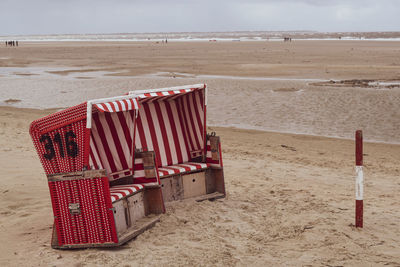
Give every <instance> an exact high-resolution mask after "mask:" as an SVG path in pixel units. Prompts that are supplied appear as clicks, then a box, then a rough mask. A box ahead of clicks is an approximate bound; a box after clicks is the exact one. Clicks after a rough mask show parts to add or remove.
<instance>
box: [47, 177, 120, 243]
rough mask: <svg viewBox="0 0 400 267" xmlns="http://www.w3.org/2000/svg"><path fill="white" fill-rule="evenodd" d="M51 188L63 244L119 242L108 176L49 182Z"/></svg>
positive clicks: (59, 240) (59, 233) (60, 241)
mask: <svg viewBox="0 0 400 267" xmlns="http://www.w3.org/2000/svg"><path fill="white" fill-rule="evenodd" d="M49 188H50V194H51V200H52V204H53V212H54V217H55V225H56V229H57V236H58V242H59V245H60V246H63V245H74V244H99V243H100V244H102V243H118V238H117V234H116V230H115V222H114V215H113V211H112V203H111V198H110V190H109V185H108V179H107V177H102V178H90V179H80V180H69V181H56V182H49ZM71 207H75V210H73V209H72V210H71ZM74 213H75V214H74Z"/></svg>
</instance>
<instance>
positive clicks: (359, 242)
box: [0, 41, 400, 266]
mask: <svg viewBox="0 0 400 267" xmlns="http://www.w3.org/2000/svg"><path fill="white" fill-rule="evenodd" d="M139 46H142V47H143V49H142V50H141V48H140V49H139V48H138V47H139ZM397 47H398V44H397V43H394V42H393V43H392V42H390V43H383V42H362V43H361V42H360V43H358V42H352V41H351V42H350V41H349V42H348V41H346V42H330V41H325V42H319V41H316V42H313V41H304V42H292V43H291V44H288V45H287V44H284V43H280V44H275V43H271V44H270V43H267V44H263V43H255V44H254V43H240V44H238V43H232V44H231V43H224V44H220V43H213V44H209V43H203V44H199V43H186V44H182V43H179V44H173V43H171V44H168V46H161V44H159V45H156V44H136V43H135V44H120V43H112V44H109V43H56V44H31V45H27V46H26V47H23V46H22V47H19V48H21V49H19V48H18V49H14V50H11V49H9V50H6V48H0V58H1V60H0V66H3V67H5V66H8V67H26V68H27V69H28V68H29V67H40V68H43V69H48V70H50V71H51V70H54V68H60V69H57V70H56V71H60V70H61V71H62V68H64V69H68V70H71V69H75V70H82V69H83V70H93V69H96V70H98V69H101V70H102V71H112V72H114V73H113V76H112V77H108V76H107V75H105V74H104V73H102V74H101V75H98V76H96V75H94V76H95V77H92V78H86V79H85V78H82V77H85V73H84V72H83V73H79V74H77V73H75V74H72V73H70V71H64V72H62V73H55V74H49V75H47V74H40V73H39V75H31V76H21V75H8V74H7V75H5V77H3V76H2V77H0V80H1V84H0V93H1V95H0V96H1V100H0V101H6V100H7V99H13V100H18V99H19V100H22V101H20V102H13V101H11V102H13V103H10V104H7V105H8V106H6V107H0V126H1V127H0V147H1V149H0V169H1V170H2V174H1V179H0V201H1V203H2V204H1V205H0V214H1V216H0V264H1V265H4V266H8V265H11V266H26V265H28V266H29V265H37V266H39V265H41V266H48V265H52V266H53V265H54V266H65V265H68V266H71V265H72V266H94V265H107V266H137V265H145V266H148V265H150V266H151V265H153V266H160V265H177V266H183V265H239V266H243V265H252V266H265V265H292V266H298V265H330V266H339V265H341V266H342V265H346V266H347V265H351V266H353V265H354V266H368V265H373V266H383V265H386V266H387V265H389V266H397V265H400V254H399V247H398V244H399V243H400V238H399V236H400V235H399V234H400V223H399V222H400V197H399V196H398V192H399V190H400V183H399V179H398V178H399V177H400V168H399V162H400V146H399V145H394V144H382V143H367V144H365V151H364V153H365V160H364V161H365V181H366V184H365V222H364V225H365V228H364V229H362V230H361V229H356V228H354V225H353V223H354V155H353V153H354V143H353V141H351V140H344V139H335V138H327V137H321V136H311V135H296V134H282V133H273V132H265V131H255V130H246V129H236V128H226V127H225V128H224V127H216V126H211V127H210V129H209V130H210V131H216V132H217V133H218V134H219V135H221V138H222V147H223V157H224V164H225V175H226V187H227V193H228V195H227V198H226V199H222V200H218V201H215V202H203V203H191V202H190V201H182V202H178V203H175V204H176V205H173V206H172V205H169V206H168V207H167V213H166V214H165V215H163V216H162V218H161V222H160V223H158V224H157V225H156V227H154V228H153V229H151V230H149V231H147V232H145V233H144V234H142V235H140V236H139V237H138V238H137V239H136V240H134V241H131V242H129V243H128V244H127V245H125V246H123V247H121V248H119V249H110V250H108V249H101V250H99V249H88V250H77V251H58V250H53V249H51V248H50V236H51V230H50V228H51V224H52V211H51V202H50V196H49V193H48V188H47V184H46V178H45V175H44V172H43V169H42V167H41V165H40V162H39V159H38V157H37V155H36V152H35V150H34V148H33V145H32V142H31V140H30V137H29V134H28V127H29V123H30V122H31V121H32V120H34V119H36V118H39V117H42V116H44V115H46V114H49V113H51V112H53V111H54V110H38V109H22V108H20V109H16V108H13V106H19V107H23V106H24V105H25V106H28V107H39V108H56V107H62V106H70V105H74V104H76V103H79V102H81V101H84V100H86V99H90V98H98V97H105V96H109V95H116V94H120V93H125V92H126V91H128V90H132V89H143V88H152V87H161V86H173V85H179V84H188V83H196V82H198V81H201V80H203V79H202V78H200V79H199V78H196V77H191V78H188V77H186V76H187V75H181V76H183V77H181V76H180V75H179V74H177V73H186V74H189V75H191V76H192V75H195V76H196V75H228V76H237V75H239V76H242V77H280V78H282V77H283V78H300V79H321V80H329V79H335V80H350V79H370V80H380V81H389V80H390V81H395V80H398V79H399V71H400V69H399V65H397V64H399V62H398V61H399V60H400V59H399V58H398V57H396V54H397V53H398V48H397ZM263 48H265V49H268V50H267V51H270V52H268V53H265V54H263V53H262V52H261V51H262V50H263ZM351 49H353V50H351ZM287 50H289V52H288V51H287ZM273 51H274V52H273ZM346 51H353V52H349V53H348V54H345V55H346V56H345V55H343V53H344V52H346ZM3 58H7V59H3ZM304 60H308V61H309V62H302V61H304ZM249 64H250V65H249ZM249 66H250V67H249ZM326 69H327V70H328V73H327V72H326ZM20 71H21V70H18V73H24V72H20ZM158 72H164V73H165V72H166V73H171V74H167V75H165V74H161V75H158V76H169V77H155V76H154V75H153V74H154V73H158ZM116 73H120V75H117V76H115V74H116ZM121 73H124V74H123V75H122V76H121ZM70 75H77V76H70ZM104 75H105V76H104ZM129 75H134V76H141V77H134V76H129ZM143 75H144V76H143ZM146 75H150V76H146ZM174 76H175V78H174ZM77 77H81V78H77ZM203 78H204V77H203ZM204 80H205V82H207V83H208V84H209V89H210V90H209V94H210V97H209V106H208V119H209V124H213V125H219V126H221V125H225V126H228V125H234V126H237V127H249V128H257V127H259V129H266V130H270V131H292V132H296V131H298V130H299V129H303V130H304V129H306V130H309V132H307V133H310V134H319V135H329V134H327V133H332V132H334V133H336V134H337V135H338V136H341V137H346V138H350V137H351V136H352V134H353V133H354V130H355V129H357V128H358V127H361V128H363V129H364V133H365V136H366V138H367V139H374V140H375V139H377V140H380V141H386V142H392V143H393V142H398V141H399V140H400V138H399V133H398V129H400V126H399V121H400V116H399V110H398V103H399V89H398V88H396V87H394V88H365V87H359V86H358V85H357V83H355V84H349V83H345V86H344V87H343V86H342V84H341V83H340V84H341V86H336V84H328V85H322V84H320V85H312V84H311V83H314V82H315V81H302V80H255V79H250V80H243V79H232V78H227V77H223V78H221V77H217V78H216V77H213V78H210V77H208V78H204ZM62 91H64V93H63V92H62ZM26 95H29V97H27V96H26ZM4 105H6V104H5V103H4Z"/></svg>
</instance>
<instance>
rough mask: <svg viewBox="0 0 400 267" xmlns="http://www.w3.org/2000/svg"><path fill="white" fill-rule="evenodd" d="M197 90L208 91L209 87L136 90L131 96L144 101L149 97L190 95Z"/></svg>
mask: <svg viewBox="0 0 400 267" xmlns="http://www.w3.org/2000/svg"><path fill="white" fill-rule="evenodd" d="M197 89H205V90H207V86H206V85H205V84H193V85H185V86H175V87H166V88H159V89H148V90H135V91H130V92H129V95H135V96H136V97H137V98H140V99H143V98H147V97H156V96H170V95H174V94H182V93H188V92H191V91H193V90H197ZM205 105H207V91H206V101H205Z"/></svg>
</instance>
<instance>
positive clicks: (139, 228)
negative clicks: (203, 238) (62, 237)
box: [51, 215, 161, 249]
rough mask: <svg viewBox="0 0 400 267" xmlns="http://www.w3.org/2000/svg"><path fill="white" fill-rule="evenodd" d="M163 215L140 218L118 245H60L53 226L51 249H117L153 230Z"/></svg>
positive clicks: (120, 239)
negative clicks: (148, 230)
mask: <svg viewBox="0 0 400 267" xmlns="http://www.w3.org/2000/svg"><path fill="white" fill-rule="evenodd" d="M160 217H161V215H153V216H146V217H143V218H140V219H139V220H137V221H136V222H135V225H133V226H131V227H130V228H128V229H126V231H125V232H124V233H123V235H121V236H120V237H119V241H118V243H99V244H95V243H91V244H73V245H63V246H60V245H58V239H57V233H56V229H55V226H54V225H53V236H52V241H51V247H52V248H55V249H80V248H98V247H117V246H121V245H123V244H125V243H126V242H128V241H129V240H131V239H133V238H135V237H137V236H138V235H140V234H141V233H143V232H144V231H146V230H147V229H150V228H152V227H153V226H154V225H155V224H156V223H157V222H159V221H160Z"/></svg>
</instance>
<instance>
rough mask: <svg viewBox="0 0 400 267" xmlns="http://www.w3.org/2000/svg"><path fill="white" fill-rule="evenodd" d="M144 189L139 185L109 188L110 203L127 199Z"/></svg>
mask: <svg viewBox="0 0 400 267" xmlns="http://www.w3.org/2000/svg"><path fill="white" fill-rule="evenodd" d="M143 188H144V186H143V185H141V184H131V185H117V186H113V187H110V195H111V202H115V201H117V200H119V199H121V198H124V197H128V196H130V195H133V194H134V193H136V192H138V191H140V190H142V189H143Z"/></svg>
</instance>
